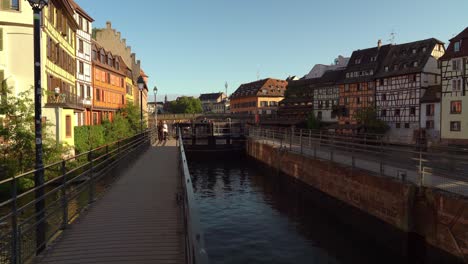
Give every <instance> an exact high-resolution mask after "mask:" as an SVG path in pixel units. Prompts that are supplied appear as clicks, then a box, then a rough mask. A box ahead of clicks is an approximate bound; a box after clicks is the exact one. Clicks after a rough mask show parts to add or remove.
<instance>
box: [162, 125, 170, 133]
mask: <svg viewBox="0 0 468 264" xmlns="http://www.w3.org/2000/svg"><path fill="white" fill-rule="evenodd" d="M168 131H169V130H168V129H167V124H164V125H163V132H168Z"/></svg>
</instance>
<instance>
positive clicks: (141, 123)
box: [137, 75, 146, 133]
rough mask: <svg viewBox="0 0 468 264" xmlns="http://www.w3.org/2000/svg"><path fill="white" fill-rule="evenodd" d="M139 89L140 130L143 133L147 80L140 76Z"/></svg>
mask: <svg viewBox="0 0 468 264" xmlns="http://www.w3.org/2000/svg"><path fill="white" fill-rule="evenodd" d="M137 84H138V89H139V90H140V129H141V133H143V89H145V85H146V84H145V80H144V79H143V77H142V76H141V75H140V77H138V80H137Z"/></svg>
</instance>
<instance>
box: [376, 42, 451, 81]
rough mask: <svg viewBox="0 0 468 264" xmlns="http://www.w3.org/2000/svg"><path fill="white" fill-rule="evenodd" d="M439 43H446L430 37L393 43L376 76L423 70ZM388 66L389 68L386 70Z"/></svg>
mask: <svg viewBox="0 0 468 264" xmlns="http://www.w3.org/2000/svg"><path fill="white" fill-rule="evenodd" d="M437 44H444V43H443V42H441V41H439V40H437V39H435V38H430V39H425V40H419V41H415V42H410V43H404V44H399V45H393V46H392V47H391V48H390V51H389V52H388V54H387V56H385V59H384V60H383V62H382V65H381V67H380V69H379V71H378V72H377V74H376V75H375V77H376V78H382V77H388V76H398V75H405V74H411V73H417V72H422V71H423V69H424V66H425V65H426V63H427V61H428V60H429V58H430V57H431V54H432V51H433V50H434V48H435V46H436V45H437ZM387 67H388V70H386V68H387Z"/></svg>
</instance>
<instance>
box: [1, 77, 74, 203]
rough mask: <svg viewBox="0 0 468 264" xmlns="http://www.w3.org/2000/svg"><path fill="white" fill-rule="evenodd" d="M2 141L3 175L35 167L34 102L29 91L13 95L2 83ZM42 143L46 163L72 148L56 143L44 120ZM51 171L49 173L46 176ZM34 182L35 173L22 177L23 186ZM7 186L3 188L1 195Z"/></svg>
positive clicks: (53, 160) (56, 159) (22, 187)
mask: <svg viewBox="0 0 468 264" xmlns="http://www.w3.org/2000/svg"><path fill="white" fill-rule="evenodd" d="M0 88H1V90H0V94H1V95H2V96H1V101H0V137H1V138H2V141H3V144H0V155H1V163H0V164H1V166H0V171H2V174H3V175H2V177H4V178H8V177H12V176H15V175H18V174H21V173H24V172H26V171H30V170H32V169H34V165H35V155H34V152H35V133H34V104H33V101H32V96H31V93H30V91H32V90H33V89H32V88H31V89H30V90H28V91H26V92H21V93H19V94H18V95H17V96H14V95H13V94H12V93H11V91H10V90H9V89H8V88H7V87H5V86H3V87H0ZM42 124H43V127H42V135H43V138H42V146H43V157H44V164H50V163H53V162H57V161H59V160H60V159H62V157H63V156H64V155H66V154H67V153H69V152H70V147H69V146H67V145H63V144H57V142H56V141H55V138H54V137H53V135H51V134H50V133H48V129H47V128H48V127H49V126H50V124H49V123H48V122H43V123H42ZM47 176H48V175H46V177H47ZM32 185H33V180H32V176H31V177H29V178H26V177H23V178H21V179H20V181H19V186H20V189H26V188H30V187H31V186H32ZM4 191H8V190H7V189H5V188H3V187H2V188H0V195H1V194H3V192H4Z"/></svg>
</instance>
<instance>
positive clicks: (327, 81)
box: [288, 70, 345, 89]
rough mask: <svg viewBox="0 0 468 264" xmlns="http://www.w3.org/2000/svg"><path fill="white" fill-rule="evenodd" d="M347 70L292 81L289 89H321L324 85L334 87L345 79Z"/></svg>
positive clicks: (331, 71)
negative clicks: (306, 87)
mask: <svg viewBox="0 0 468 264" xmlns="http://www.w3.org/2000/svg"><path fill="white" fill-rule="evenodd" d="M344 72H345V70H330V71H326V72H325V73H324V74H323V75H322V77H319V78H311V79H300V80H297V81H291V82H289V83H288V89H290V88H295V87H303V86H309V87H319V86H324V85H333V84H335V83H339V82H341V81H342V80H343V78H344Z"/></svg>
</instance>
